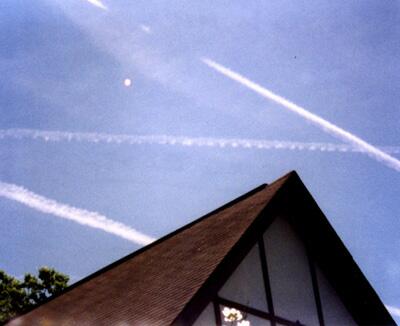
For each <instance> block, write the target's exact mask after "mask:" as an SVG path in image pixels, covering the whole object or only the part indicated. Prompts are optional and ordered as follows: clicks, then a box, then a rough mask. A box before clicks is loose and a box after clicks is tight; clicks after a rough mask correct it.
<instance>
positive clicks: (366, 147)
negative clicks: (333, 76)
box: [201, 58, 400, 172]
mask: <svg viewBox="0 0 400 326" xmlns="http://www.w3.org/2000/svg"><path fill="white" fill-rule="evenodd" d="M201 60H202V61H203V63H205V64H206V65H207V66H209V67H210V68H213V69H214V70H216V71H218V72H220V73H221V74H223V75H224V76H226V77H228V78H230V79H233V80H235V81H237V82H238V83H240V84H242V85H243V86H245V87H247V88H249V89H251V90H253V91H255V92H256V93H258V94H260V95H261V96H263V97H265V98H267V99H269V100H272V101H274V102H276V103H278V104H280V105H282V106H283V107H285V108H286V109H288V110H290V111H292V112H294V113H296V114H298V115H300V116H301V117H303V118H304V119H306V120H308V121H310V122H313V123H314V124H316V125H317V126H319V127H321V128H322V129H323V130H324V131H326V132H328V133H329V134H331V135H333V136H335V137H337V138H339V139H341V140H342V141H344V142H346V143H349V144H351V145H353V146H355V147H358V148H360V149H362V150H363V152H364V153H366V154H367V155H369V156H370V157H373V158H374V159H376V160H378V161H380V162H383V163H385V164H386V165H387V166H389V167H391V168H393V169H395V170H396V171H399V172H400V161H399V160H398V159H396V158H394V157H392V156H390V155H389V154H387V153H385V152H383V151H382V150H380V149H378V148H377V147H375V146H373V145H371V144H369V143H367V142H366V141H364V140H362V139H361V138H359V137H357V136H355V135H353V134H352V133H350V132H348V131H346V130H344V129H342V128H340V127H338V126H336V125H334V124H333V123H331V122H329V121H327V120H325V119H323V118H321V117H319V116H318V115H316V114H314V113H311V112H309V111H307V110H306V109H305V108H303V107H301V106H299V105H297V104H295V103H293V102H291V101H289V100H287V99H285V98H284V97H282V96H279V95H277V94H275V93H273V92H271V91H270V90H268V89H266V88H265V87H263V86H261V85H259V84H257V83H255V82H253V81H251V80H249V79H248V78H246V77H244V76H242V75H240V74H238V73H237V72H234V71H232V70H230V69H229V68H226V67H224V66H222V65H221V64H219V63H217V62H215V61H213V60H211V59H208V58H203V59H201Z"/></svg>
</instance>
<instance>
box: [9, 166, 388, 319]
mask: <svg viewBox="0 0 400 326" xmlns="http://www.w3.org/2000/svg"><path fill="white" fill-rule="evenodd" d="M9 324H10V325H119V326H122V325H140V326H156V325H171V324H172V325H195V326H206V325H207V326H209V325H235V326H236V325H251V326H255V325H276V326H277V325H287V326H295V325H326V326H329V325H341V326H342V325H395V322H394V321H393V319H392V318H391V316H390V315H389V313H388V312H387V310H386V309H385V306H384V305H383V304H382V302H381V301H380V299H379V297H378V296H377V294H376V293H375V291H374V290H373V288H372V287H371V285H370V284H369V283H368V281H367V279H366V278H365V277H364V275H363V274H362V272H361V271H360V269H359V268H358V266H357V264H356V263H355V262H354V260H353V258H352V256H351V255H350V253H349V252H348V251H347V249H346V248H345V246H344V244H343V243H342V241H341V240H340V239H339V237H338V235H337V234H336V233H335V231H334V230H333V228H332V226H331V225H330V224H329V222H328V220H327V219H326V217H325V216H324V214H323V213H322V211H321V210H320V209H319V207H318V205H317V204H316V202H315V201H314V200H313V198H312V197H311V195H310V193H309V192H308V191H307V189H306V188H305V186H304V185H303V183H302V182H301V180H300V178H299V177H298V175H297V174H296V173H295V172H291V173H289V174H287V175H285V176H284V177H282V178H280V179H278V180H276V181H275V182H273V183H272V184H270V185H265V184H264V185H261V186H259V187H258V188H256V189H254V190H252V191H250V192H248V193H246V194H245V195H243V196H241V197H239V198H237V199H235V200H233V201H232V202H229V203H227V204H226V205H224V206H222V207H220V208H218V209H216V210H215V211H213V212H211V213H209V214H207V215H205V216H203V217H201V218H200V219H198V220H196V221H194V222H192V223H190V224H188V225H186V226H184V227H183V228H181V229H178V230H177V231H175V232H173V233H171V234H169V235H167V236H165V237H163V238H161V239H159V240H157V241H155V242H154V243H152V244H150V245H148V246H146V247H144V248H142V249H140V250H138V251H136V252H134V253H132V254H130V255H128V256H127V257H124V258H122V259H121V260H119V261H117V262H115V263H113V264H111V265H109V266H107V267H105V268H103V269H102V270H100V271H98V272H96V273H94V274H93V275H91V276H89V277H87V278H86V279H83V280H82V281H80V282H78V283H75V284H74V285H72V286H71V287H70V288H69V289H67V291H65V293H63V294H61V295H59V296H57V297H55V298H53V299H50V300H49V301H48V302H46V303H44V304H43V305H40V306H39V307H37V308H35V309H33V310H31V311H30V312H28V313H26V314H25V315H22V316H20V317H18V318H15V319H13V320H11V322H10V323H9Z"/></svg>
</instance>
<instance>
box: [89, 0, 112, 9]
mask: <svg viewBox="0 0 400 326" xmlns="http://www.w3.org/2000/svg"><path fill="white" fill-rule="evenodd" d="M87 1H88V2H89V3H91V4H92V5H93V6H96V7H97V8H100V9H103V10H108V8H107V7H106V6H105V5H104V4H103V3H102V2H101V1H100V0H87Z"/></svg>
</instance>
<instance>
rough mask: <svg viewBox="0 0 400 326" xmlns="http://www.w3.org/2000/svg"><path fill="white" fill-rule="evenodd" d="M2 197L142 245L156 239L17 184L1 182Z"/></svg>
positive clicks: (0, 192)
mask: <svg viewBox="0 0 400 326" xmlns="http://www.w3.org/2000/svg"><path fill="white" fill-rule="evenodd" d="M0 197H4V198H7V199H10V200H14V201H16V202H19V203H21V204H24V205H26V206H28V207H30V208H33V209H36V210H38V211H40V212H43V213H46V214H51V215H54V216H57V217H59V218H63V219H67V220H71V221H74V222H76V223H79V224H82V225H86V226H90V227H92V228H95V229H100V230H103V231H105V232H108V233H111V234H114V235H116V236H118V237H120V238H123V239H126V240H129V241H131V242H134V243H137V244H140V245H147V244H149V243H151V242H153V241H154V240H155V239H153V238H151V237H150V236H148V235H146V234H143V233H141V232H139V231H136V230H135V229H133V228H131V227H129V226H127V225H125V224H122V223H120V222H117V221H114V220H111V219H109V218H108V217H106V216H104V215H101V214H99V213H96V212H90V211H87V210H85V209H81V208H76V207H73V206H69V205H67V204H63V203H59V202H57V201H55V200H53V199H49V198H46V197H44V196H41V195H38V194H36V193H34V192H32V191H29V190H27V189H25V188H24V187H21V186H17V185H15V184H11V183H5V182H0Z"/></svg>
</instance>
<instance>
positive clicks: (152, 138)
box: [0, 129, 400, 153]
mask: <svg viewBox="0 0 400 326" xmlns="http://www.w3.org/2000/svg"><path fill="white" fill-rule="evenodd" d="M6 138H12V139H25V138H29V139H34V140H36V139H37V140H41V141H46V142H62V141H67V142H89V143H95V144H98V143H108V144H127V145H138V144H158V145H177V146H196V147H202V146H205V147H221V148H223V147H230V148H249V149H261V150H269V149H280V150H299V151H303V150H307V151H326V152H365V149H363V148H360V147H354V146H351V145H347V144H332V143H318V142H308V143H307V142H293V141H282V140H265V139H245V138H212V137H186V136H168V135H145V136H144V135H115V134H104V133H84V132H67V131H48V130H34V129H3V130H1V129H0V140H1V139H6ZM381 150H384V151H385V152H387V153H400V147H399V146H391V147H390V146H386V147H381Z"/></svg>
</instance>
